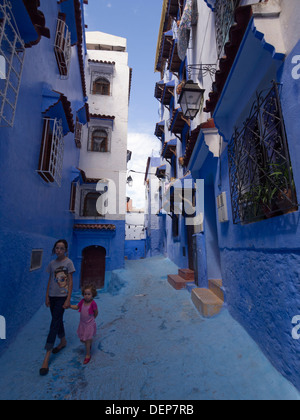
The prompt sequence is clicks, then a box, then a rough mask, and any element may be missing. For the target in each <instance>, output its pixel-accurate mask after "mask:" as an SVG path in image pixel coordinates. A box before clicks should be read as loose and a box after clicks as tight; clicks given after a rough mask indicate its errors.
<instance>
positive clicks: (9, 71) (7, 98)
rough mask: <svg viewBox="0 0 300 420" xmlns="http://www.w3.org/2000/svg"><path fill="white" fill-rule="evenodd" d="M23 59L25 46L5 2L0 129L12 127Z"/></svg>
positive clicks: (0, 29) (0, 32) (0, 12)
mask: <svg viewBox="0 0 300 420" xmlns="http://www.w3.org/2000/svg"><path fill="white" fill-rule="evenodd" d="M24 59H25V45H24V42H23V40H22V39H21V37H20V34H19V33H18V30H17V28H16V26H15V25H14V16H13V14H12V11H11V5H10V4H9V3H8V2H6V1H5V2H4V4H0V127H13V125H14V120H15V114H16V108H17V102H18V96H19V90H20V85H21V77H22V71H23V64H24Z"/></svg>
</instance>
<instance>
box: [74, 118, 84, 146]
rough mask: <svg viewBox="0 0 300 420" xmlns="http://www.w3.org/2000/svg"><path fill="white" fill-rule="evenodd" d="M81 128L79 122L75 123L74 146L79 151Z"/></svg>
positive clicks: (81, 125)
mask: <svg viewBox="0 0 300 420" xmlns="http://www.w3.org/2000/svg"><path fill="white" fill-rule="evenodd" d="M82 127H83V124H81V123H80V122H79V121H76V125H75V138H74V139H75V144H76V147H77V148H78V149H81V140H82Z"/></svg>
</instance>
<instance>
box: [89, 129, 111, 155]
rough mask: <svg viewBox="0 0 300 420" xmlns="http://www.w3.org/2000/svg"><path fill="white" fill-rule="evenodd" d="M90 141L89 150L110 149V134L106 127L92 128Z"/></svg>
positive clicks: (105, 150) (104, 150)
mask: <svg viewBox="0 0 300 420" xmlns="http://www.w3.org/2000/svg"><path fill="white" fill-rule="evenodd" d="M89 137H90V138H89V142H88V151H89V152H101V153H107V152H108V151H109V134H108V131H106V130H104V129H92V130H91V131H90V136H89Z"/></svg>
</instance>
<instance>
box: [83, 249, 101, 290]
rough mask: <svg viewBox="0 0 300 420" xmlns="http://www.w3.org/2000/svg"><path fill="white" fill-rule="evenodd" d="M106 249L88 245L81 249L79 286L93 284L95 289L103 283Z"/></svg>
mask: <svg viewBox="0 0 300 420" xmlns="http://www.w3.org/2000/svg"><path fill="white" fill-rule="evenodd" d="M105 258H106V250H105V248H103V247H102V246H89V247H88V248H85V249H84V250H83V251H82V264H81V287H82V286H83V285H85V284H93V285H95V287H96V288H97V289H103V288H104V285H105Z"/></svg>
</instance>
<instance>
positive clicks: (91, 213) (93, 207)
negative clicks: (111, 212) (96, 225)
mask: <svg viewBox="0 0 300 420" xmlns="http://www.w3.org/2000/svg"><path fill="white" fill-rule="evenodd" d="M100 195H101V194H100V193H97V192H95V193H94V192H91V193H88V194H87V195H86V197H85V200H84V209H83V216H85V217H99V213H98V212H97V201H98V199H99V197H100Z"/></svg>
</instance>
